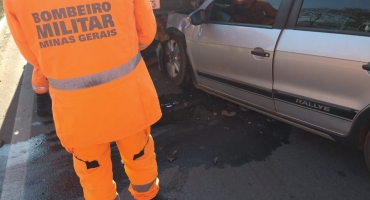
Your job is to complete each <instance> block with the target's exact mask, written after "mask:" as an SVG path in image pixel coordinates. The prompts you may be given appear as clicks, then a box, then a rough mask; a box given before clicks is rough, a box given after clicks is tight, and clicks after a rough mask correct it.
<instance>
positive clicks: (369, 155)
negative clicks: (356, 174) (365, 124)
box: [364, 131, 370, 170]
mask: <svg viewBox="0 0 370 200" xmlns="http://www.w3.org/2000/svg"><path fill="white" fill-rule="evenodd" d="M369 133H370V131H369ZM369 133H368V134H367V136H366V139H365V147H364V153H365V160H366V164H367V167H368V169H369V170H370V134H369Z"/></svg>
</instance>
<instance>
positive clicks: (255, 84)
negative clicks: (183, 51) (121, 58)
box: [185, 0, 292, 111]
mask: <svg viewBox="0 0 370 200" xmlns="http://www.w3.org/2000/svg"><path fill="white" fill-rule="evenodd" d="M248 2H252V3H253V4H254V5H253V6H254V7H253V9H254V10H252V9H251V8H248V5H246V4H247V3H248ZM281 2H283V3H281ZM291 2H292V1H291V0H265V1H254V0H244V1H240V0H216V1H214V4H213V6H212V7H211V9H212V10H211V14H210V20H209V22H208V23H205V24H201V25H198V26H192V27H190V28H187V29H186V31H185V38H186V44H187V53H188V55H189V59H190V61H191V63H192V66H193V70H194V71H195V77H196V80H197V82H198V84H199V85H201V86H203V87H205V88H207V89H209V90H213V91H215V92H216V93H218V94H223V95H226V96H228V97H229V98H232V99H234V100H236V101H240V102H247V103H249V105H253V106H258V107H262V108H265V109H268V110H273V111H274V110H275V107H274V102H273V99H272V83H273V80H272V73H273V70H272V63H273V58H274V50H275V46H276V43H277V41H278V38H279V35H280V33H281V24H283V22H285V18H286V17H287V13H288V12H287V11H288V10H289V7H290V3H291ZM206 3H209V1H207V2H206ZM202 6H203V7H204V4H203V5H202ZM206 9H210V7H207V8H206ZM251 17H253V20H252V18H251Z"/></svg>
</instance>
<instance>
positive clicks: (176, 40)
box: [163, 34, 190, 86]
mask: <svg viewBox="0 0 370 200" xmlns="http://www.w3.org/2000/svg"><path fill="white" fill-rule="evenodd" d="M163 48H164V53H163V56H164V58H163V59H164V60H163V63H164V64H163V65H164V66H163V67H164V69H165V73H166V75H167V77H168V78H169V79H170V80H171V81H172V82H173V83H174V84H175V85H177V86H185V85H187V84H188V82H189V80H190V70H189V65H188V58H187V55H186V52H185V44H184V42H183V40H182V39H181V38H180V37H179V36H177V35H175V34H171V35H170V39H169V40H168V41H166V42H165V45H164V47H163Z"/></svg>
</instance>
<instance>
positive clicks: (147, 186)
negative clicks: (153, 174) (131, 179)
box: [131, 178, 157, 193]
mask: <svg viewBox="0 0 370 200" xmlns="http://www.w3.org/2000/svg"><path fill="white" fill-rule="evenodd" d="M156 181H157V178H156V179H154V181H152V182H150V183H148V184H145V185H134V184H131V186H132V188H133V189H134V190H135V191H136V192H141V193H142V192H148V191H149V190H150V188H151V187H152V185H153V184H154V183H155V182H156Z"/></svg>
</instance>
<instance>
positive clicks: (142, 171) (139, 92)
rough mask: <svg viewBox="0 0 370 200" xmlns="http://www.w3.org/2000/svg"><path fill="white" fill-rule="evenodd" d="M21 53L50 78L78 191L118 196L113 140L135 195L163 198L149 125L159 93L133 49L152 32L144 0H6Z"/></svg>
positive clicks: (146, 42) (57, 118) (57, 124)
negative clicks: (114, 173)
mask: <svg viewBox="0 0 370 200" xmlns="http://www.w3.org/2000/svg"><path fill="white" fill-rule="evenodd" d="M4 8H5V13H6V17H7V20H8V25H9V27H10V30H11V33H12V35H13V37H14V39H15V42H16V44H17V46H18V47H19V49H20V51H21V53H22V55H23V56H24V57H25V58H26V60H27V61H28V62H29V63H31V64H32V65H33V66H34V67H35V69H36V70H41V71H42V73H43V74H44V75H45V77H47V79H48V81H49V90H50V95H51V99H52V102H53V105H52V106H53V109H52V110H53V117H54V122H55V128H56V132H57V135H58V137H59V139H60V141H61V143H62V145H63V146H64V148H65V149H66V150H67V151H68V152H70V153H72V154H73V164H74V168H75V171H76V173H77V175H78V177H79V178H80V183H81V185H82V188H83V192H84V197H85V198H86V199H88V200H90V199H99V200H102V199H104V200H105V199H107V200H108V199H119V196H118V194H117V192H116V184H115V182H114V181H113V173H112V162H111V157H110V152H111V150H110V143H111V142H112V141H115V142H116V144H117V147H118V149H119V151H120V155H121V158H122V160H123V163H124V168H125V171H126V173H127V175H128V177H129V179H130V186H129V191H130V192H131V194H132V195H133V197H134V198H135V199H161V198H163V196H162V195H160V193H158V190H159V180H158V178H157V176H158V170H157V163H156V156H155V153H154V142H153V138H152V136H151V134H150V126H151V125H152V124H154V123H155V122H156V121H158V120H159V119H160V117H161V115H162V114H161V110H160V106H159V101H158V96H157V93H156V91H155V88H154V85H153V83H152V80H151V78H150V75H149V73H148V70H147V68H146V66H145V63H144V61H143V59H142V58H141V55H140V53H139V51H140V50H142V49H144V48H146V46H148V45H149V44H150V43H151V42H152V40H153V39H154V35H155V32H156V23H155V18H154V14H153V11H152V8H151V4H150V2H149V0H131V1H125V0H124V1H116V0H79V1H74V0H63V1H50V0H39V1H38V2H37V3H35V2H33V1H26V0H4Z"/></svg>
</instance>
